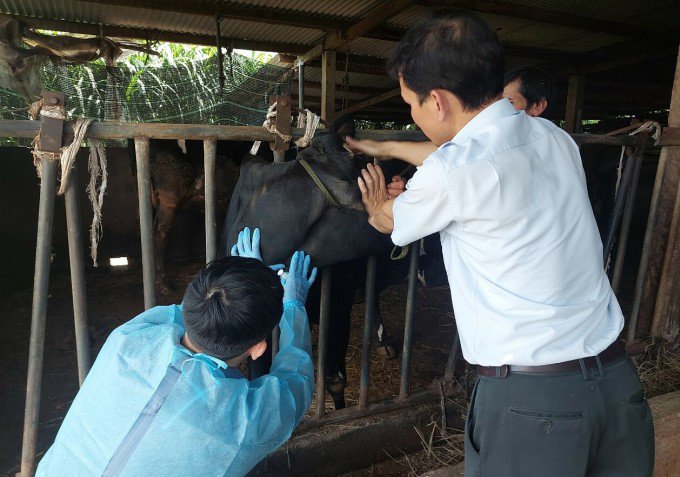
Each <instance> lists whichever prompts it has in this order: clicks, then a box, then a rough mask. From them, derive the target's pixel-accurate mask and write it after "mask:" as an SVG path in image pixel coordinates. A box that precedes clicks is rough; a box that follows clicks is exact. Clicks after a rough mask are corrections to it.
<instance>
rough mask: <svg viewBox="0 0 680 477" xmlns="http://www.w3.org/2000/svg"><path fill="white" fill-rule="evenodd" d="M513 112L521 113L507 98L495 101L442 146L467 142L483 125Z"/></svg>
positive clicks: (459, 144)
mask: <svg viewBox="0 0 680 477" xmlns="http://www.w3.org/2000/svg"><path fill="white" fill-rule="evenodd" d="M513 114H519V111H517V110H516V109H515V107H514V106H513V105H512V103H511V102H510V101H508V100H507V99H506V98H503V99H500V100H498V101H496V102H495V103H491V104H490V105H489V106H487V107H486V108H484V109H483V110H482V111H481V112H480V113H479V114H477V116H475V117H474V118H472V120H471V121H470V122H469V123H467V124H466V125H465V126H463V129H461V130H460V131H458V134H456V135H455V136H453V139H451V140H450V141H449V142H447V143H444V144H443V145H442V147H446V146H447V145H450V144H456V145H458V146H461V145H463V144H465V143H466V142H467V141H468V140H469V139H470V138H471V137H473V136H474V135H475V134H476V133H477V132H478V131H479V130H480V129H481V128H482V127H484V126H486V125H487V124H489V123H490V122H492V121H495V120H496V119H500V118H503V117H506V116H512V115H513Z"/></svg>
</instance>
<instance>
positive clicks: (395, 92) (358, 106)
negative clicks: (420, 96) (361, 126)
mask: <svg viewBox="0 0 680 477" xmlns="http://www.w3.org/2000/svg"><path fill="white" fill-rule="evenodd" d="M400 94H401V89H399V88H397V89H393V90H391V91H387V92H386V93H383V94H381V95H378V96H376V97H375V98H371V99H367V100H366V101H361V102H360V103H357V104H355V105H353V106H350V107H349V108H347V109H345V110H344V111H343V112H344V113H346V114H350V113H355V112H357V111H361V110H362V109H366V108H369V107H371V106H373V105H374V104H378V103H382V102H383V101H386V100H388V99H390V98H394V97H395V96H399V95H400Z"/></svg>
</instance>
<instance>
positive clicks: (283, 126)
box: [270, 95, 291, 162]
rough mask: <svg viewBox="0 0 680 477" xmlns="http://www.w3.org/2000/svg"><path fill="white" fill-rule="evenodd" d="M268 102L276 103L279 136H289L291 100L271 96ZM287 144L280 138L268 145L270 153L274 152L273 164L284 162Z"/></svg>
mask: <svg viewBox="0 0 680 477" xmlns="http://www.w3.org/2000/svg"><path fill="white" fill-rule="evenodd" d="M270 102H271V103H272V104H274V102H276V130H277V131H279V132H280V133H281V134H283V135H285V136H287V135H289V134H290V115H291V99H290V96H278V95H277V96H273V97H272V98H270ZM288 145H289V142H286V141H284V140H283V139H282V138H281V137H280V136H276V137H275V138H274V142H272V143H271V144H270V147H271V148H272V151H274V162H284V161H285V160H286V151H287V150H288Z"/></svg>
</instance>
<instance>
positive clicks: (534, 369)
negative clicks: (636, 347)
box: [477, 340, 626, 378]
mask: <svg viewBox="0 0 680 477" xmlns="http://www.w3.org/2000/svg"><path fill="white" fill-rule="evenodd" d="M625 355H626V349H625V348H624V346H623V344H621V342H620V341H619V340H616V341H614V342H613V343H612V344H610V345H609V346H608V347H607V349H605V350H604V351H603V352H601V353H600V354H599V355H597V356H589V357H587V358H582V359H574V360H572V361H565V362H563V363H556V364H546V365H543V366H515V365H512V364H504V365H503V366H479V365H478V366H477V374H479V375H480V376H486V377H490V378H504V377H506V376H507V375H508V373H527V374H532V373H568V372H578V371H584V368H583V367H582V366H584V367H585V369H590V368H597V367H599V366H606V365H607V364H609V363H612V362H614V361H618V360H620V359H621V358H622V357H624V356H625ZM597 358H599V359H600V364H599V365H598V363H597Z"/></svg>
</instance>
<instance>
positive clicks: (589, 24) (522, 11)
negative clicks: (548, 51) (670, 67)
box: [415, 0, 679, 44]
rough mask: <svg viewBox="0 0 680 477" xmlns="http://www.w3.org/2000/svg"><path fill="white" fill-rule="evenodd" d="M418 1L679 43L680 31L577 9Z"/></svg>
mask: <svg viewBox="0 0 680 477" xmlns="http://www.w3.org/2000/svg"><path fill="white" fill-rule="evenodd" d="M415 3H416V4H418V5H424V6H427V7H431V8H443V7H447V8H458V9H461V10H469V11H473V12H482V13H492V14H494V15H501V16H504V17H509V18H522V19H524V20H531V21H535V22H540V23H549V24H551V25H560V26H567V27H572V28H578V29H580V30H589V31H594V32H598V33H608V34H610V35H618V36H622V37H626V38H637V39H639V40H645V41H659V42H663V43H673V44H677V41H678V39H679V36H678V31H676V30H671V31H668V32H666V31H658V30H651V29H647V28H641V27H638V26H635V25H629V24H625V23H618V22H612V21H609V20H601V19H599V18H592V17H587V16H583V15H576V14H573V13H565V12H560V11H557V10H550V9H547V8H541V7H537V6H534V5H519V4H517V3H510V2H504V1H502V0H496V1H493V2H489V1H484V0H416V1H415Z"/></svg>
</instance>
